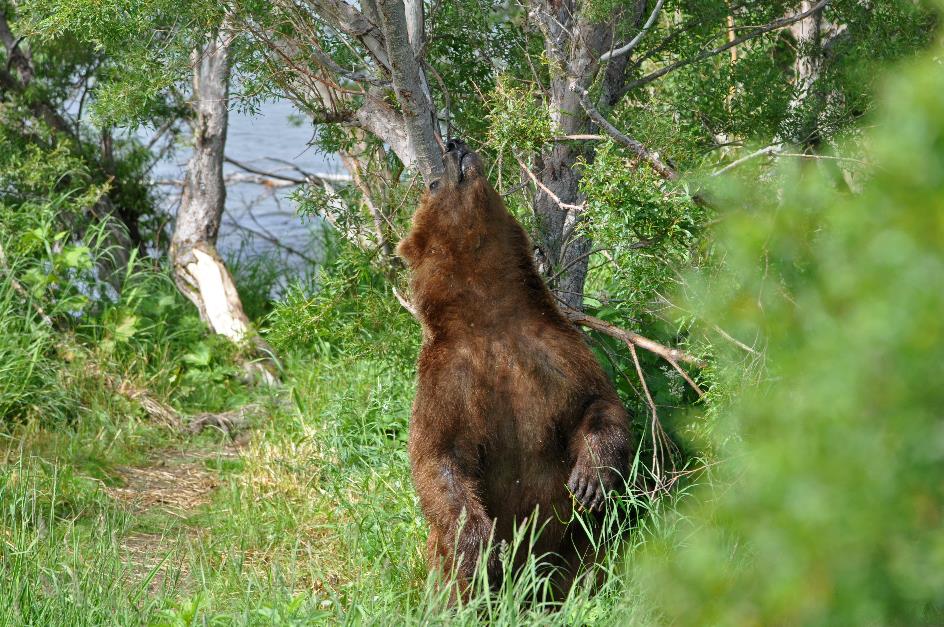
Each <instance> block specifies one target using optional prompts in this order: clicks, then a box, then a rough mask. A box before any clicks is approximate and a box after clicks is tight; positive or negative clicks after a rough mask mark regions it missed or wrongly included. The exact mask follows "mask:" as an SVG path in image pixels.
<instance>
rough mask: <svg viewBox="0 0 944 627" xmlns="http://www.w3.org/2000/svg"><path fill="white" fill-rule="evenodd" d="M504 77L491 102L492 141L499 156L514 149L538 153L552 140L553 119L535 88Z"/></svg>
mask: <svg viewBox="0 0 944 627" xmlns="http://www.w3.org/2000/svg"><path fill="white" fill-rule="evenodd" d="M530 87H531V88H529V87H528V86H523V87H522V86H519V82H518V81H517V80H514V79H512V78H511V77H510V76H508V75H505V76H501V77H499V79H498V82H497V83H496V84H495V90H494V92H493V93H492V94H491V95H490V97H489V100H488V105H489V113H488V122H489V128H488V142H489V144H490V145H491V146H493V147H494V149H495V150H496V152H498V153H499V154H501V153H504V152H506V150H507V149H508V148H509V147H510V146H514V147H515V149H517V150H521V151H525V152H533V151H537V150H539V149H540V148H541V146H543V145H544V144H545V143H546V142H547V141H548V140H549V139H550V138H551V131H552V129H551V116H550V112H549V111H548V110H547V105H546V104H545V103H544V102H543V100H542V98H541V96H540V93H539V92H538V91H537V90H536V89H534V86H530Z"/></svg>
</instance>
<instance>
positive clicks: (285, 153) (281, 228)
mask: <svg viewBox="0 0 944 627" xmlns="http://www.w3.org/2000/svg"><path fill="white" fill-rule="evenodd" d="M293 116H294V117H295V118H299V117H301V118H302V119H304V118H303V116H299V114H298V112H297V111H296V110H295V109H294V108H293V107H292V106H291V105H290V104H288V103H286V102H274V103H267V104H265V105H263V106H262V108H261V111H260V112H259V114H257V115H249V114H245V113H239V112H237V111H231V112H230V118H229V130H228V135H227V141H226V155H227V156H228V157H230V158H232V159H235V160H236V161H239V162H241V163H244V164H247V165H249V166H251V167H253V168H256V169H259V170H264V171H266V172H273V173H282V174H287V175H289V176H292V177H294V178H301V177H300V175H299V174H298V172H297V171H294V170H293V168H292V167H291V166H297V167H298V168H301V169H302V170H304V171H306V172H315V173H323V172H327V173H333V174H338V173H343V172H344V170H343V167H342V166H341V165H340V161H339V160H338V159H337V158H336V157H334V156H333V155H325V154H323V153H319V152H318V151H317V150H316V149H315V148H314V147H311V146H309V141H310V140H311V137H312V129H311V126H310V124H307V123H306V124H302V125H301V126H297V125H295V124H293V123H292V120H291V118H292V117H293ZM189 158H190V150H189V149H179V150H177V151H176V152H175V153H173V154H172V155H170V156H169V157H167V158H165V159H164V160H162V161H161V162H159V163H158V164H157V165H156V166H155V168H154V170H153V177H154V178H155V179H157V180H160V179H177V180H182V179H183V178H184V173H185V169H186V166H187V160H188V159H189ZM285 162H288V164H286V163H285ZM289 164H290V165H289ZM240 171H241V170H239V169H238V168H237V167H235V166H233V165H231V164H225V166H224V172H225V173H226V174H229V173H231V172H240ZM160 189H161V190H162V191H163V192H165V193H166V194H167V198H166V200H165V203H164V205H165V207H164V208H165V210H166V211H168V212H175V211H176V208H177V206H178V202H179V190H178V189H176V188H174V187H170V186H161V188H160ZM293 191H294V188H282V189H277V190H272V189H269V188H267V187H263V186H261V185H257V184H250V183H238V184H230V185H228V186H227V196H226V210H225V212H224V214H223V221H222V224H221V226H220V236H219V241H218V243H217V246H218V249H219V251H220V254H222V255H223V257H224V258H226V259H228V260H233V259H234V258H236V257H240V258H241V259H242V260H246V259H249V258H252V257H258V256H260V255H265V256H268V257H275V258H277V259H279V260H281V261H282V262H283V263H284V265H285V267H286V269H287V270H288V271H294V272H298V273H302V274H304V273H307V272H310V271H311V269H312V268H311V266H312V263H311V260H312V259H315V260H317V259H319V258H320V254H321V246H320V244H319V241H320V237H321V229H322V225H321V222H320V220H318V219H317V218H315V219H309V218H304V219H303V218H301V217H299V216H298V215H297V213H296V203H295V202H294V201H292V200H291V199H290V198H289V197H290V196H291V194H292V192H293ZM270 240H273V241H270ZM274 242H277V243H274ZM289 249H291V250H294V251H297V252H298V253H301V255H299V254H296V253H294V252H291V251H290V250H289Z"/></svg>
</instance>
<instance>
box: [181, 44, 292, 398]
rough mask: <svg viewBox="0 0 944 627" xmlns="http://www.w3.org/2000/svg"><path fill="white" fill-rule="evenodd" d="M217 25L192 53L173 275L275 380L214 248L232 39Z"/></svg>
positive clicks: (222, 194) (222, 191) (265, 349)
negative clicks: (188, 148)
mask: <svg viewBox="0 0 944 627" xmlns="http://www.w3.org/2000/svg"><path fill="white" fill-rule="evenodd" d="M231 36H232V35H231V34H229V33H227V32H226V31H225V29H223V28H221V29H219V30H217V31H216V32H215V33H212V34H211V35H210V36H209V37H208V40H209V41H208V42H207V43H206V45H204V46H202V47H200V48H197V49H196V50H194V52H193V57H192V59H193V68H194V70H193V97H192V103H193V108H194V111H195V113H196V117H195V120H194V121H193V138H194V142H193V156H191V158H190V162H189V163H188V164H187V175H186V178H185V179H184V184H183V193H182V196H181V201H180V208H179V209H178V210H177V220H176V223H175V226H174V234H173V238H172V240H171V246H170V257H171V261H172V263H173V268H174V280H175V281H176V283H177V286H178V287H179V288H180V291H181V292H182V293H183V294H184V296H186V297H187V298H188V299H190V301H191V302H192V303H193V304H194V305H196V307H197V309H198V310H199V311H200V317H201V318H202V319H203V320H204V321H205V322H206V323H207V324H208V325H209V326H210V328H211V329H212V330H213V331H214V332H215V333H219V334H220V335H223V336H225V337H227V338H229V339H230V340H232V341H233V342H235V343H237V344H243V345H246V346H247V347H249V348H250V349H251V353H252V354H251V355H250V356H249V357H247V360H246V368H247V370H248V371H249V372H250V373H253V374H258V375H259V376H260V377H261V378H262V380H263V381H265V382H266V383H274V382H276V381H277V380H278V378H277V374H276V372H277V371H276V362H275V360H274V354H273V352H272V349H271V348H269V346H268V345H267V344H266V343H265V342H264V341H263V340H262V339H261V338H260V337H259V336H258V334H256V333H255V331H254V330H253V329H252V327H251V325H250V322H249V318H247V317H246V314H245V313H244V311H243V306H242V302H241V301H240V299H239V292H238V291H237V289H236V284H235V282H234V281H233V277H232V274H231V273H230V271H229V269H227V267H226V264H225V263H224V262H223V260H222V258H221V257H220V255H219V253H218V252H217V250H216V238H217V235H218V234H219V230H220V221H221V219H222V217H223V210H224V209H225V207H226V184H225V183H224V180H223V160H224V156H225V148H226V131H227V126H228V119H229V81H230V43H229V38H230V37H231Z"/></svg>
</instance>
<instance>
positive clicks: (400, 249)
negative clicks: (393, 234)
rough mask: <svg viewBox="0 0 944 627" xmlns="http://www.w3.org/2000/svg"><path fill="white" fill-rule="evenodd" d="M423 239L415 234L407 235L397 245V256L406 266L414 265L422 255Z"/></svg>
mask: <svg viewBox="0 0 944 627" xmlns="http://www.w3.org/2000/svg"><path fill="white" fill-rule="evenodd" d="M425 239H426V238H424V237H420V236H417V235H415V234H411V235H407V236H406V237H404V238H403V239H402V240H401V241H400V243H399V244H397V256H399V257H400V258H401V259H403V260H404V261H405V262H406V265H408V266H414V265H416V262H418V261H419V259H420V255H421V254H422V253H423V248H424V247H425Z"/></svg>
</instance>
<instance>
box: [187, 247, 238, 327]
mask: <svg viewBox="0 0 944 627" xmlns="http://www.w3.org/2000/svg"><path fill="white" fill-rule="evenodd" d="M193 256H194V257H195V258H196V260H197V261H196V262H195V263H190V264H187V272H188V273H190V276H192V277H193V279H194V281H195V282H196V284H197V289H198V290H199V292H200V296H201V297H202V300H203V306H204V308H205V311H206V317H207V320H208V321H209V323H210V326H212V327H213V330H214V331H216V332H217V333H219V334H220V335H225V336H226V337H228V338H230V339H231V340H233V341H234V342H239V341H240V340H242V339H243V338H244V337H245V336H246V334H247V332H248V331H249V326H248V325H247V323H246V320H245V315H244V314H243V313H242V307H240V306H239V296H238V294H237V292H236V286H235V285H233V281H232V279H231V278H230V276H229V272H226V270H225V269H224V268H221V267H220V265H221V264H220V263H219V262H218V261H217V260H216V259H215V258H214V257H213V256H211V255H208V254H206V253H205V252H203V251H202V250H200V249H198V248H194V249H193ZM234 305H235V306H234Z"/></svg>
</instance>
